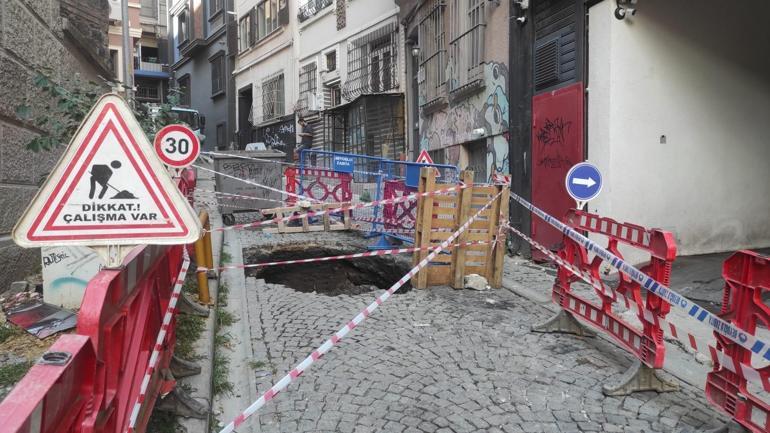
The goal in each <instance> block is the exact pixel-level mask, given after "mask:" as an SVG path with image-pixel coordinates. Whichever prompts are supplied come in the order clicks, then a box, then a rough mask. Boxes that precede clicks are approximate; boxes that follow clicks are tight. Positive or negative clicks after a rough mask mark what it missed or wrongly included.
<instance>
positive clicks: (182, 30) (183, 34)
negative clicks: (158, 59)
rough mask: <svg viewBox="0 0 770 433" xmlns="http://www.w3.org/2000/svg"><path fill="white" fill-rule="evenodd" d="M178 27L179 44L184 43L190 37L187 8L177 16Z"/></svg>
mask: <svg viewBox="0 0 770 433" xmlns="http://www.w3.org/2000/svg"><path fill="white" fill-rule="evenodd" d="M176 28H177V34H178V36H179V45H182V44H183V43H185V42H187V40H188V39H189V38H190V34H189V27H188V22H187V9H185V10H183V11H182V12H179V15H177V16H176Z"/></svg>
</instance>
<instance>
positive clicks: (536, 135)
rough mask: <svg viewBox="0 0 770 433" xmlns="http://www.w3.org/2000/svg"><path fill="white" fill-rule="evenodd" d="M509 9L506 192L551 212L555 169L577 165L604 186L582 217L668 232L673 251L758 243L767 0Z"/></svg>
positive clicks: (768, 154) (547, 238) (769, 110)
mask: <svg viewBox="0 0 770 433" xmlns="http://www.w3.org/2000/svg"><path fill="white" fill-rule="evenodd" d="M512 3H513V4H512V17H511V21H510V23H511V33H510V35H511V40H510V48H511V53H510V54H511V59H512V60H511V64H513V65H515V68H514V69H513V71H512V79H511V88H512V94H513V95H514V100H515V101H516V102H515V107H514V109H513V113H512V117H511V123H512V125H513V127H512V140H511V144H512V149H511V156H512V158H511V160H512V173H513V177H514V179H513V189H514V190H515V191H517V192H518V193H520V194H522V195H524V196H527V197H531V199H532V201H533V202H534V203H535V204H536V205H537V206H539V207H541V208H542V209H544V210H546V211H547V212H549V213H551V214H552V215H555V216H559V217H560V216H562V215H564V213H565V212H566V211H567V209H568V208H569V207H573V206H574V201H572V200H571V199H570V198H569V197H568V196H567V194H566V191H565V189H564V175H565V173H566V171H567V170H568V169H569V167H570V166H571V165H573V164H575V163H577V162H580V161H582V160H588V161H590V162H592V163H594V164H596V165H597V166H598V167H599V168H600V169H601V171H602V177H603V181H604V188H603V190H602V193H601V194H600V196H599V197H598V198H597V199H596V200H594V201H592V202H591V203H589V205H588V209H589V211H591V212H597V213H599V214H601V215H603V216H608V217H611V218H614V219H616V220H618V221H629V222H633V223H636V224H641V225H643V226H646V227H659V228H663V229H666V230H670V231H672V232H673V233H674V234H675V236H676V240H677V245H678V252H679V254H680V255H691V254H703V253H711V252H721V251H732V250H736V249H741V248H759V247H767V246H770V219H768V218H767V215H768V214H770V197H769V196H768V194H767V190H768V188H767V185H768V181H767V175H766V174H767V167H768V165H770V146H768V145H767V137H768V136H769V134H770V131H769V129H770V125H769V124H768V122H766V119H768V118H770V78H768V77H770V75H768V72H769V71H770V58H768V56H765V55H757V53H762V52H765V51H766V47H765V45H766V41H768V40H770V30H769V29H768V27H767V26H766V25H765V24H764V22H763V19H762V18H761V17H764V16H766V15H767V13H770V5H769V4H768V3H767V2H765V1H761V0H751V1H746V2H738V3H735V4H730V7H729V8H724V7H723V6H724V4H723V2H719V1H717V0H705V1H702V2H699V3H698V5H697V7H695V8H692V7H688V4H687V3H686V2H680V1H665V0H640V1H638V2H629V1H620V0H618V1H615V0H599V1H590V2H585V1H582V0H549V1H531V2H519V1H514V2H512ZM714 23H720V25H719V26H718V30H715V27H714V25H713V24H714ZM512 211H513V212H512V214H511V218H512V223H513V224H517V225H520V226H521V227H522V228H523V229H525V231H528V232H530V233H532V234H533V236H534V237H535V239H536V240H539V241H540V242H542V243H544V244H545V245H547V246H549V247H551V248H557V247H558V244H559V243H560V240H561V236H560V234H559V233H557V232H556V231H555V230H550V229H548V228H547V227H545V225H544V224H543V223H542V222H540V221H535V220H533V221H530V220H529V215H528V213H527V212H523V211H522V209H520V208H519V207H517V206H514V207H513V208H512ZM632 260H633V259H632Z"/></svg>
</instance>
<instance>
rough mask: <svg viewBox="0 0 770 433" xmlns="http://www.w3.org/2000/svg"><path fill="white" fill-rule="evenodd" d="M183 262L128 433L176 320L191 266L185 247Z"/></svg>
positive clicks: (131, 429)
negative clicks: (169, 328) (172, 320)
mask: <svg viewBox="0 0 770 433" xmlns="http://www.w3.org/2000/svg"><path fill="white" fill-rule="evenodd" d="M182 251H183V253H182V254H183V261H182V267H181V268H180V269H179V274H178V275H177V277H176V283H175V284H174V288H173V290H172V291H171V297H170V298H169V301H168V307H166V314H164V315H163V322H161V325H160V331H158V336H157V337H156V338H155V345H154V346H153V348H152V354H151V355H150V361H149V362H148V363H147V370H146V371H145V373H144V378H142V384H141V385H140V386H139V395H138V396H137V397H136V402H135V403H134V408H133V409H132V410H131V416H130V417H129V419H128V427H127V428H126V432H127V433H133V431H134V428H135V427H136V421H137V418H138V417H139V410H140V409H141V408H142V404H143V403H144V399H145V397H146V396H147V387H148V386H149V385H150V379H151V378H152V375H153V374H154V373H155V368H156V367H157V365H158V360H159V359H160V351H161V350H162V349H163V343H164V342H165V341H166V335H167V333H168V327H169V326H171V319H173V318H174V314H175V313H176V303H177V301H178V300H179V296H180V295H181V293H182V285H184V280H185V276H186V275H187V269H188V267H189V266H190V256H189V255H188V254H187V248H186V247H183V248H182Z"/></svg>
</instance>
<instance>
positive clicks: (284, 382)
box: [219, 192, 502, 433]
mask: <svg viewBox="0 0 770 433" xmlns="http://www.w3.org/2000/svg"><path fill="white" fill-rule="evenodd" d="M500 194H502V192H500V193H497V194H496V195H495V196H494V197H492V199H491V200H490V201H489V202H488V203H487V204H485V205H484V206H483V207H482V208H481V209H479V210H478V212H476V214H474V215H473V216H472V217H471V218H469V219H468V221H466V222H465V224H463V225H462V226H460V228H459V229H457V231H455V232H454V233H453V234H452V235H451V236H449V238H447V239H446V240H445V241H444V242H442V243H441V245H439V246H437V247H435V249H434V250H433V251H431V253H430V254H428V255H427V256H426V257H425V258H424V259H423V260H422V261H420V263H418V264H417V265H416V266H414V267H413V268H412V269H411V270H410V271H409V272H407V273H406V275H404V276H403V277H401V279H399V280H398V281H396V282H395V283H394V284H393V285H392V286H391V287H390V288H389V289H388V290H386V291H385V292H383V293H382V294H381V295H380V296H378V297H377V298H376V299H375V300H374V302H372V303H371V304H369V305H368V306H367V307H366V308H364V309H363V310H362V311H361V312H360V313H358V315H356V316H355V317H354V318H353V319H352V320H351V321H349V322H348V323H346V324H345V325H344V326H343V327H342V328H340V330H339V331H337V332H336V333H335V334H334V335H332V336H331V338H329V339H328V340H326V341H325V342H324V343H323V344H322V345H321V346H319V347H318V348H317V349H315V350H314V351H313V352H311V353H310V355H309V356H308V357H307V358H305V359H304V360H303V361H302V362H300V363H299V364H298V365H297V366H295V367H294V368H293V369H292V370H291V371H290V372H289V374H287V375H285V376H284V377H283V378H281V380H279V381H278V382H277V383H276V384H275V385H273V386H272V387H271V388H270V389H269V390H267V392H265V393H264V394H263V395H262V396H261V397H259V399H257V401H255V402H254V403H252V404H251V406H249V407H248V408H246V410H244V411H243V412H241V413H240V414H239V415H238V416H237V417H236V418H235V419H234V420H233V421H231V422H230V423H229V424H227V425H226V426H225V428H223V429H222V430H220V432H219V433H230V432H232V431H234V430H235V429H236V428H237V427H238V426H240V425H242V424H243V423H244V422H245V421H246V419H247V418H249V417H250V416H251V415H254V413H256V412H257V411H258V410H259V409H260V408H261V407H262V406H264V405H265V403H267V402H268V401H270V400H272V399H273V398H274V397H275V396H276V395H277V394H278V393H280V392H281V391H283V390H284V389H286V387H288V386H289V384H291V383H292V382H293V381H294V380H296V379H297V378H298V377H299V376H300V375H302V373H304V372H305V371H307V370H308V369H309V368H310V366H312V365H313V363H315V362H316V361H317V360H318V359H320V358H321V357H322V356H324V355H325V354H326V353H327V352H328V351H330V350H331V349H332V347H334V346H335V345H337V344H338V343H339V342H340V341H341V340H342V339H343V338H345V336H347V335H348V333H350V331H352V330H353V329H355V328H356V327H357V326H358V325H360V324H361V322H363V321H364V320H366V318H367V317H369V315H371V314H372V313H373V312H374V311H375V310H376V309H377V308H378V307H379V306H380V305H382V304H383V303H384V302H385V301H387V300H388V299H389V298H390V297H391V296H392V295H393V294H394V293H395V292H396V291H397V290H398V289H400V288H401V286H403V285H404V284H406V282H407V281H409V279H410V278H412V277H413V276H414V275H415V274H417V272H419V271H420V269H422V268H423V267H425V266H426V265H427V264H428V263H429V262H430V261H431V260H433V258H435V257H436V256H437V255H438V254H439V253H440V252H441V251H442V250H444V249H446V248H447V247H448V246H449V245H450V244H451V243H452V242H454V240H455V239H457V237H458V236H460V234H461V233H463V232H464V231H465V230H467V229H468V227H470V225H471V224H472V223H473V221H474V220H475V219H476V218H478V216H479V215H480V214H481V213H482V212H483V211H485V210H486V209H487V208H488V207H489V206H490V205H491V204H492V203H494V201H495V200H497V198H498V197H499V196H500Z"/></svg>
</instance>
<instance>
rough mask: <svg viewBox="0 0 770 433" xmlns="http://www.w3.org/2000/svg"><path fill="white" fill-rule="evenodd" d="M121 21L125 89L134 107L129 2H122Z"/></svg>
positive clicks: (122, 0)
mask: <svg viewBox="0 0 770 433" xmlns="http://www.w3.org/2000/svg"><path fill="white" fill-rule="evenodd" d="M120 3H121V4H120V7H121V21H122V25H123V88H124V89H125V91H126V99H127V100H128V103H129V104H130V105H131V106H132V107H133V106H134V102H133V96H134V95H133V93H134V79H133V76H132V75H131V73H130V72H131V70H132V69H133V68H132V67H131V64H130V62H131V61H132V59H131V58H132V56H131V35H129V33H128V0H121V2H120Z"/></svg>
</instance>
